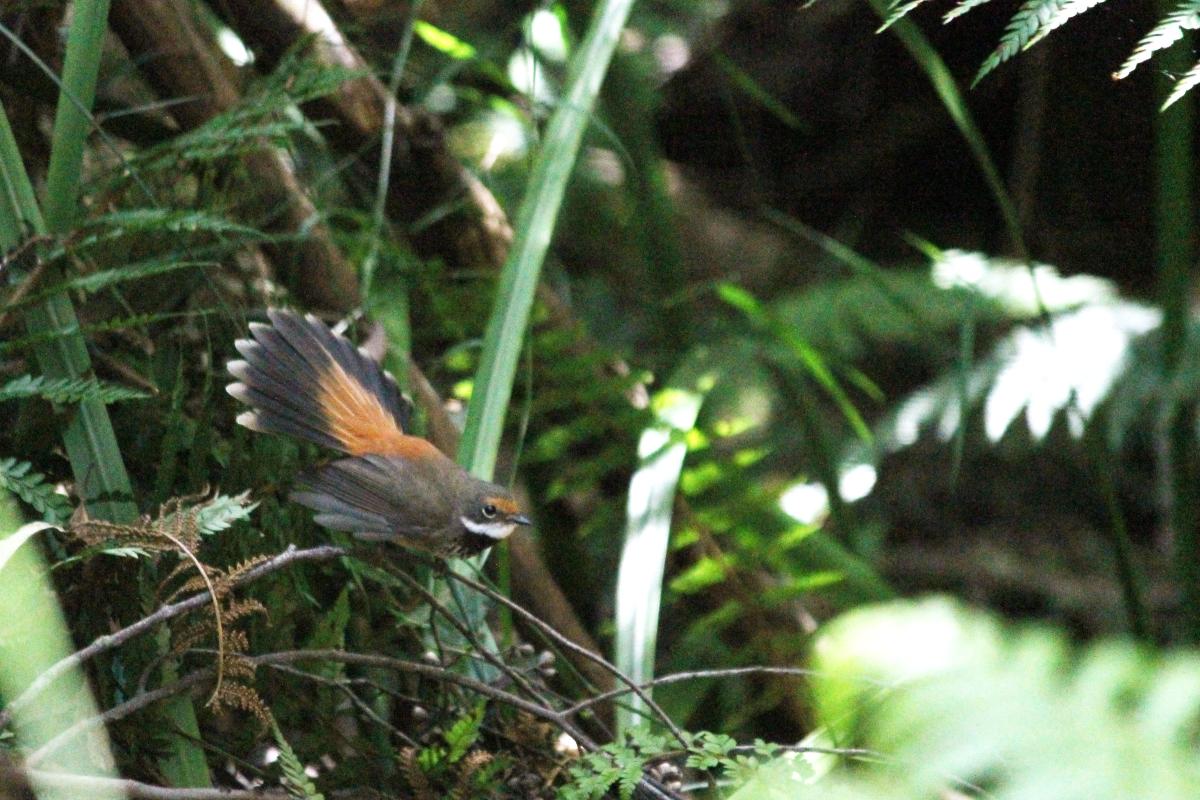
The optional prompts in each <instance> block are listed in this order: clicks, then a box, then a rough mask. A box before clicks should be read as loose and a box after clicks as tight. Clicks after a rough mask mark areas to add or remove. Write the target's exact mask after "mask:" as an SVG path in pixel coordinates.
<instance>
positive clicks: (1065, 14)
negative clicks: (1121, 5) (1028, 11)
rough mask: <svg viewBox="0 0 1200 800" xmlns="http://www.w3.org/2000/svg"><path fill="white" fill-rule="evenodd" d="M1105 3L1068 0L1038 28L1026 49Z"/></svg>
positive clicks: (1095, 0)
mask: <svg viewBox="0 0 1200 800" xmlns="http://www.w3.org/2000/svg"><path fill="white" fill-rule="evenodd" d="M1103 2H1104V0H1067V2H1066V3H1065V4H1063V5H1062V7H1060V8H1059V9H1058V11H1057V12H1056V13H1055V14H1054V15H1053V16H1052V17H1050V19H1048V20H1047V21H1046V22H1045V23H1043V24H1042V26H1041V27H1040V28H1038V31H1037V33H1035V34H1034V35H1033V37H1032V38H1030V40H1029V41H1028V42H1026V43H1025V48H1026V49H1028V48H1030V47H1033V46H1034V45H1035V44H1037V43H1038V42H1040V41H1041V40H1042V39H1044V38H1045V37H1046V35H1047V34H1049V33H1050V31H1052V30H1054V29H1055V28H1060V27H1062V26H1063V25H1064V24H1066V23H1067V22H1068V21H1069V20H1071V19H1072V18H1073V17H1077V16H1079V15H1080V14H1082V13H1083V12H1085V11H1088V10H1090V9H1092V8H1095V7H1096V6H1098V5H1100V4H1101V3H1103Z"/></svg>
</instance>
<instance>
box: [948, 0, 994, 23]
mask: <svg viewBox="0 0 1200 800" xmlns="http://www.w3.org/2000/svg"><path fill="white" fill-rule="evenodd" d="M986 2H988V0H960V2H959V4H958V5H956V6H955V7H954V8H952V9H950V10H949V11H947V12H946V13H945V15H943V16H942V23H943V24H945V23H947V22H951V21H953V20H956V19H958V18H959V17H961V16H962V15H963V14H966V13H967V12H968V11H971V10H972V9H976V8H979V7H980V6H981V5H983V4H984V3H986Z"/></svg>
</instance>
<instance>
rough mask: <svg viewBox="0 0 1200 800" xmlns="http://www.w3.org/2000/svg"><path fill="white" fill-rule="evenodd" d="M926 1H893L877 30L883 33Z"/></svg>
mask: <svg viewBox="0 0 1200 800" xmlns="http://www.w3.org/2000/svg"><path fill="white" fill-rule="evenodd" d="M924 2H925V0H909V1H908V2H907V3H901V2H899V0H896V2H893V3H892V4H891V5H890V6H888V15H887V16H886V17H884V20H883V24H882V25H880V26H879V27H878V28H877V29H876V30H875V32H876V33H883V32H884V31H886V30H887V29H888V28H890V27H892V25H894V24H896V23H897V22H898V21H900V20H901V19H903V18H904V17H906V16H908V12H910V11H912V10H913V9H914V8H916V7H917V6H919V5H922V4H923V3H924ZM980 2H986V0H980Z"/></svg>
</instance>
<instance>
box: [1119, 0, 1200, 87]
mask: <svg viewBox="0 0 1200 800" xmlns="http://www.w3.org/2000/svg"><path fill="white" fill-rule="evenodd" d="M1198 29H1200V0H1187V2H1186V3H1184V4H1183V5H1181V6H1179V8H1177V9H1176V10H1175V11H1172V12H1171V13H1170V14H1168V15H1167V16H1165V17H1163V19H1162V21H1160V22H1159V23H1158V25H1156V26H1154V29H1153V30H1152V31H1150V32H1149V33H1147V34H1146V35H1145V36H1143V37H1142V40H1141V41H1140V42H1138V43H1137V47H1135V48H1133V52H1132V53H1131V54H1130V55H1129V58H1127V59H1125V63H1124V64H1122V65H1121V68H1120V69H1118V70H1117V71H1116V72H1114V73H1113V79H1114V80H1121V79H1122V78H1127V77H1129V75H1131V74H1132V73H1133V71H1134V70H1135V69H1137V68H1138V66H1139V65H1141V64H1143V63H1145V62H1146V61H1149V60H1150V59H1151V58H1152V57H1153V56H1154V54H1155V53H1157V52H1158V51H1159V50H1165V49H1166V48H1168V47H1170V46H1171V45H1173V44H1175V43H1176V42H1178V41H1179V40H1180V39H1182V38H1183V34H1184V32H1185V31H1194V30H1198ZM1172 102H1173V101H1172ZM1164 107H1165V106H1164Z"/></svg>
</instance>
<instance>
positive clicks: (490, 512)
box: [481, 503, 496, 519]
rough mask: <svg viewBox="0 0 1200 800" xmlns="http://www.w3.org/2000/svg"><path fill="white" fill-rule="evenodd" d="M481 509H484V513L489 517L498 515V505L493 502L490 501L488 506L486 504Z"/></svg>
mask: <svg viewBox="0 0 1200 800" xmlns="http://www.w3.org/2000/svg"><path fill="white" fill-rule="evenodd" d="M481 511H483V515H484V516H485V517H487V518H488V519H491V518H492V517H494V516H496V507H495V506H494V505H492V504H491V503H488V504H487V505H486V506H484V507H483V508H482V509H481Z"/></svg>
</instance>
